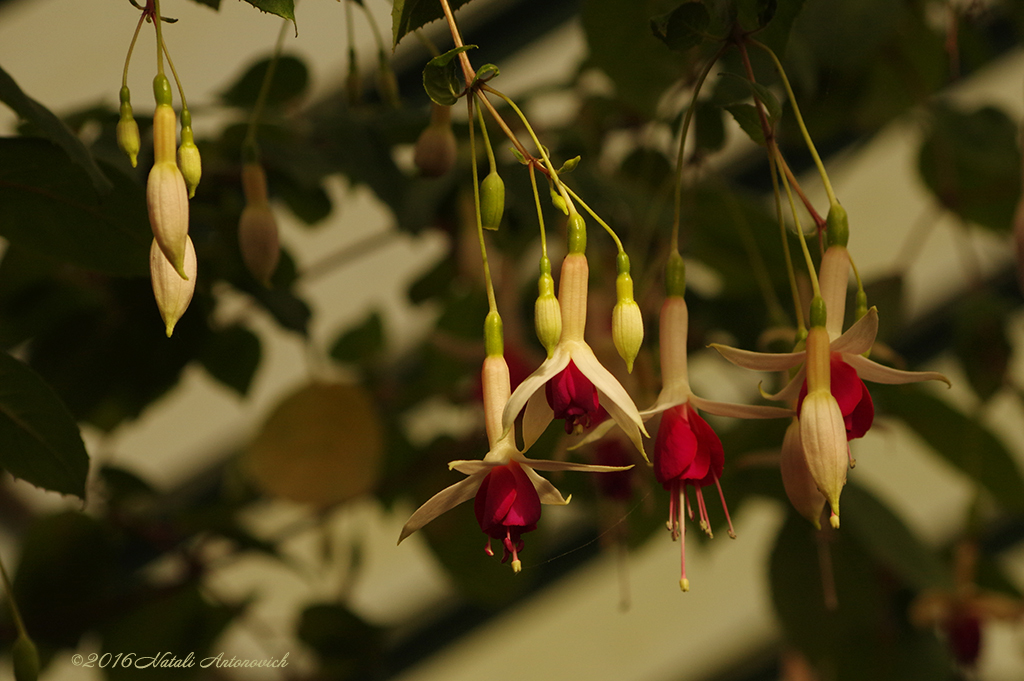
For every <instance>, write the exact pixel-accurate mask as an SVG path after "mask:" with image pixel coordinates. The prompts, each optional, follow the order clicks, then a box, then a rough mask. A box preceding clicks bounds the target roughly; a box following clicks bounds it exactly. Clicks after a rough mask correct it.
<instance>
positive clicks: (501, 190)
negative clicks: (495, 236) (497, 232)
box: [480, 170, 505, 229]
mask: <svg viewBox="0 0 1024 681" xmlns="http://www.w3.org/2000/svg"><path fill="white" fill-rule="evenodd" d="M504 212H505V182H504V181H503V180H502V179H501V175H499V174H498V171H497V170H492V171H491V172H490V173H488V175H487V177H485V178H484V181H483V182H481V183H480V220H481V221H482V223H483V226H484V229H498V225H500V224H501V216H502V214H503V213H504Z"/></svg>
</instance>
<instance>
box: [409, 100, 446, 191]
mask: <svg viewBox="0 0 1024 681" xmlns="http://www.w3.org/2000/svg"><path fill="white" fill-rule="evenodd" d="M431 107H432V109H431V114H430V125H428V126H427V127H426V129H424V130H423V132H422V133H420V138H419V139H418V140H416V149H415V151H414V153H413V161H414V162H415V163H416V167H417V168H419V171H420V173H421V174H422V175H424V176H425V177H441V176H442V175H444V174H446V173H448V172H449V171H450V170H451V169H452V168H454V167H455V157H456V153H457V146H456V142H455V133H454V132H452V123H451V110H450V109H449V107H447V106H440V105H439V104H431Z"/></svg>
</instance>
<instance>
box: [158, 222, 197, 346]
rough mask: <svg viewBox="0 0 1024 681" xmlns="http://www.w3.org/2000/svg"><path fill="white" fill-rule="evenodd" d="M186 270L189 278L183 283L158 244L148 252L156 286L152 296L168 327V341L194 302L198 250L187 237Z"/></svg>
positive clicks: (183, 280)
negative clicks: (175, 326)
mask: <svg viewBox="0 0 1024 681" xmlns="http://www.w3.org/2000/svg"><path fill="white" fill-rule="evenodd" d="M184 262H185V264H184V270H185V273H186V274H187V275H188V276H187V278H185V279H183V278H182V277H180V276H179V275H178V273H177V272H176V271H175V268H174V267H173V266H172V265H171V263H170V262H168V260H167V258H166V257H165V256H164V254H163V251H161V250H160V247H159V245H158V244H157V242H156V240H155V239H154V240H153V245H152V246H151V247H150V249H149V276H150V279H151V280H152V282H153V296H154V297H155V298H156V304H157V307H158V308H160V316H161V317H162V318H163V320H164V324H165V325H166V326H167V337H168V338H170V337H171V334H172V333H173V332H174V325H175V324H177V323H178V320H179V319H181V315H183V314H185V310H186V309H188V305H189V303H190V302H192V294H193V293H194V292H195V288H196V249H195V246H193V245H192V239H190V238H189V237H188V236H187V235H186V236H185V257H184Z"/></svg>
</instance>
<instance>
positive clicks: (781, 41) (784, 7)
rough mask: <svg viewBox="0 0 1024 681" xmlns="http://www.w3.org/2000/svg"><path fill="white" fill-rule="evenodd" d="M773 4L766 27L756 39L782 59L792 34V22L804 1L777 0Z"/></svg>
mask: <svg viewBox="0 0 1024 681" xmlns="http://www.w3.org/2000/svg"><path fill="white" fill-rule="evenodd" d="M773 4H775V5H776V6H775V12H774V14H773V15H772V17H771V19H770V20H769V21H768V22H767V27H766V28H765V29H764V30H763V31H761V32H760V33H758V34H757V36H756V37H757V39H758V40H759V41H761V42H762V43H764V44H765V45H767V46H768V47H770V48H772V50H774V51H775V53H776V54H777V55H778V56H779V57H782V56H783V55H784V54H785V53H786V46H787V45H788V44H789V34H790V33H791V32H792V29H793V22H794V21H795V20H796V18H797V16H798V15H799V14H800V10H801V9H803V6H804V0H778V2H777V3H773ZM762 25H764V24H762Z"/></svg>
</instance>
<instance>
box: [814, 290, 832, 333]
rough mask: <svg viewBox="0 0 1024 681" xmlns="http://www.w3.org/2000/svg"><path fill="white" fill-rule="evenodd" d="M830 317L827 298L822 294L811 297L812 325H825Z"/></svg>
mask: <svg viewBox="0 0 1024 681" xmlns="http://www.w3.org/2000/svg"><path fill="white" fill-rule="evenodd" d="M827 319H828V315H827V310H826V309H825V300H824V299H823V298H822V297H821V296H814V297H813V298H811V326H822V327H823V326H825V323H826V320H827Z"/></svg>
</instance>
